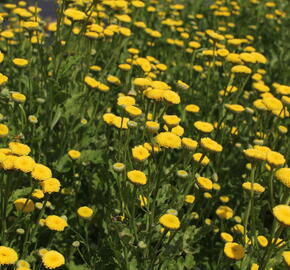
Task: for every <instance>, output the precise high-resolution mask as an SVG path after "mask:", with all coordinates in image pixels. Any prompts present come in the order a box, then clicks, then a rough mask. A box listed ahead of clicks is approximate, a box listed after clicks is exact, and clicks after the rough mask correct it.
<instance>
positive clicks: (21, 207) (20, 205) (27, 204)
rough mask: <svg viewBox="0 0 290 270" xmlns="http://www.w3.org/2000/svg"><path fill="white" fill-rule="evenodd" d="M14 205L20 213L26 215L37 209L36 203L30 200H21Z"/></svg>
mask: <svg viewBox="0 0 290 270" xmlns="http://www.w3.org/2000/svg"><path fill="white" fill-rule="evenodd" d="M13 203H14V205H15V208H16V209H17V210H18V211H23V212H24V213H30V212H33V211H34V209H35V207H34V202H33V201H32V200H30V199H28V198H19V199H17V200H15V201H14V202H13Z"/></svg>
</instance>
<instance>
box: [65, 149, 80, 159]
mask: <svg viewBox="0 0 290 270" xmlns="http://www.w3.org/2000/svg"><path fill="white" fill-rule="evenodd" d="M68 155H69V157H70V158H71V159H79V158H80V157H81V152H80V151H77V150H74V149H72V150H69V151H68Z"/></svg>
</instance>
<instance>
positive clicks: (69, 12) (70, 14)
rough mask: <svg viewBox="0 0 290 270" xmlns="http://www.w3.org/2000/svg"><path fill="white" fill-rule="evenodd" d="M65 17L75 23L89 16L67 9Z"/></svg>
mask: <svg viewBox="0 0 290 270" xmlns="http://www.w3.org/2000/svg"><path fill="white" fill-rule="evenodd" d="M64 15H65V16H67V17H68V18H70V19H72V20H74V21H82V20H84V19H85V18H86V17H87V15H86V14H85V13H84V12H82V11H80V10H77V9H74V8H68V9H66V10H65V11H64Z"/></svg>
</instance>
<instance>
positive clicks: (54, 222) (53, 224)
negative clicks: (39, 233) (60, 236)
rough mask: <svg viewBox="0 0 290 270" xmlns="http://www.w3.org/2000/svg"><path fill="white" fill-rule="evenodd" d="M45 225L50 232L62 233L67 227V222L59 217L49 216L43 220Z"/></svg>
mask: <svg viewBox="0 0 290 270" xmlns="http://www.w3.org/2000/svg"><path fill="white" fill-rule="evenodd" d="M45 225H46V226H47V227H48V228H49V229H50V230H52V231H59V232H62V231H63V230H64V229H65V227H67V226H68V224H67V221H66V220H65V219H64V218H62V217H59V216H56V215H50V216H47V218H46V219H45Z"/></svg>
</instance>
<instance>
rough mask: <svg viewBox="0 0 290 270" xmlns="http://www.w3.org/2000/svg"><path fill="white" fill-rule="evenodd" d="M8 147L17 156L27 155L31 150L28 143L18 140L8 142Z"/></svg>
mask: <svg viewBox="0 0 290 270" xmlns="http://www.w3.org/2000/svg"><path fill="white" fill-rule="evenodd" d="M9 148H10V150H11V152H12V153H13V154H15V155H18V156H27V155H28V154H29V153H30V151H31V149H30V147H29V146H28V145H26V144H23V143H19V142H10V143H9Z"/></svg>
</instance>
